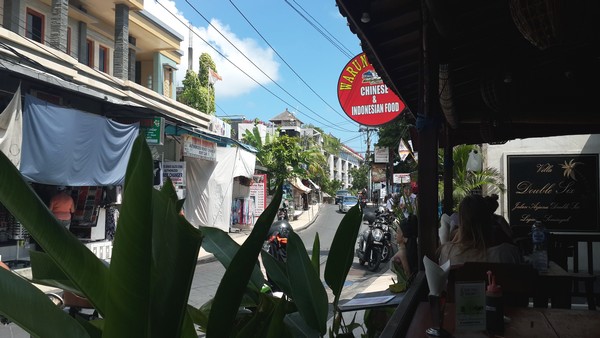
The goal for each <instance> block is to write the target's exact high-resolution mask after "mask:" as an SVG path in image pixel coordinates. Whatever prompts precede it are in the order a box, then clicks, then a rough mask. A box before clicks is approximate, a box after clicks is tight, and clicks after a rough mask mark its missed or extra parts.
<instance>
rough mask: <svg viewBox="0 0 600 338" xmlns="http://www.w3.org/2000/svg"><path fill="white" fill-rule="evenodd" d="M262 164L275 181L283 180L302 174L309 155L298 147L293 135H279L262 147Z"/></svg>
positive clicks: (304, 171) (298, 144)
mask: <svg viewBox="0 0 600 338" xmlns="http://www.w3.org/2000/svg"><path fill="white" fill-rule="evenodd" d="M263 151H264V152H265V154H264V156H263V160H264V161H265V162H264V163H263V165H264V166H265V167H267V169H268V170H269V172H270V173H271V177H272V178H273V179H275V180H276V181H281V182H283V181H284V180H285V179H286V178H288V177H291V176H304V174H305V173H306V169H305V168H306V167H307V166H308V164H309V163H310V158H311V156H310V155H309V153H307V152H306V151H304V150H303V149H302V147H300V143H299V140H298V139H297V138H295V137H290V136H287V135H281V136H279V137H277V138H276V139H275V140H274V141H273V142H270V143H268V144H266V145H265V146H264V147H263Z"/></svg>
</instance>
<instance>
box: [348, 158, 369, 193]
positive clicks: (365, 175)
mask: <svg viewBox="0 0 600 338" xmlns="http://www.w3.org/2000/svg"><path fill="white" fill-rule="evenodd" d="M369 169H370V168H369V166H368V165H361V166H360V167H358V168H352V169H350V170H348V172H349V174H350V175H351V176H352V190H353V191H356V192H358V191H360V190H362V189H363V188H367V187H368V186H369Z"/></svg>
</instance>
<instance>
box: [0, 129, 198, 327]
mask: <svg viewBox="0 0 600 338" xmlns="http://www.w3.org/2000/svg"><path fill="white" fill-rule="evenodd" d="M0 167H2V168H3V169H2V170H1V171H0V202H1V203H2V204H4V206H5V207H6V208H7V209H8V210H9V211H10V213H11V214H13V215H14V216H15V217H16V218H17V219H18V220H19V221H20V222H21V224H22V225H23V226H24V227H25V228H26V229H27V230H28V232H29V233H30V234H31V236H32V237H33V238H34V239H35V240H36V242H37V243H39V244H40V245H41V246H42V247H43V248H44V250H45V253H34V252H32V272H33V275H34V279H35V281H36V282H37V283H40V284H45V285H50V286H55V287H64V286H68V287H69V288H73V289H76V292H77V293H78V294H81V295H83V296H85V297H86V298H87V299H88V300H89V301H90V302H91V303H92V304H93V305H94V307H95V308H96V309H97V310H98V312H99V313H100V314H101V316H102V319H100V320H99V321H98V323H97V325H96V326H93V325H87V324H85V323H84V324H82V323H80V321H79V320H76V319H74V318H71V317H69V316H68V315H67V314H66V313H64V312H63V311H62V310H60V309H59V308H57V307H56V306H54V305H53V304H52V305H50V304H51V303H50V301H49V300H48V298H47V297H45V296H43V295H40V294H41V293H40V291H39V290H38V289H37V288H36V287H34V286H32V285H31V284H30V283H29V282H28V281H26V280H24V279H22V278H14V277H11V276H10V274H6V273H2V272H0V298H1V299H2V302H0V313H1V314H2V315H3V316H5V317H7V318H9V319H10V320H11V321H13V322H15V323H18V324H19V325H20V326H21V327H22V328H23V329H25V330H26V331H28V332H29V333H30V334H31V335H32V336H35V337H95V336H99V332H98V330H101V331H102V336H104V337H111V338H112V337H115V338H119V337H130V336H131V334H132V333H135V335H136V336H140V337H167V336H168V337H195V330H194V327H193V325H192V321H191V320H190V317H189V314H188V308H187V298H188V295H189V290H190V287H191V283H192V278H193V273H194V268H195V265H196V261H197V257H198V251H199V249H200V245H201V241H202V235H201V233H200V232H199V231H198V230H197V229H195V228H194V227H193V226H192V225H191V224H189V223H188V222H187V221H186V220H185V218H183V216H180V215H179V210H180V203H178V201H177V197H176V196H177V195H176V193H175V191H174V189H173V187H172V185H171V184H168V183H167V184H165V186H164V188H163V189H162V190H161V191H159V190H155V189H153V187H152V185H153V183H152V177H153V175H152V156H151V155H150V149H149V148H148V146H147V144H146V141H145V139H144V137H143V136H139V137H138V138H137V139H136V141H135V144H134V147H133V149H132V153H131V157H130V159H129V164H128V167H127V174H126V178H125V182H126V184H125V187H124V196H123V204H122V207H121V217H120V219H119V226H118V230H117V233H116V237H115V241H114V247H113V255H112V259H111V264H110V267H108V266H106V265H105V264H104V263H103V262H101V261H100V259H98V258H97V257H96V256H95V255H94V254H93V253H92V252H91V251H90V250H89V249H88V248H86V247H85V246H84V245H83V244H82V243H81V242H80V241H79V240H78V239H77V238H75V236H73V235H72V234H70V233H69V232H68V230H67V229H65V228H64V227H62V226H61V225H60V224H59V223H58V221H57V220H56V218H54V216H53V215H52V214H51V213H50V211H49V210H48V208H47V207H46V206H45V205H44V204H43V202H42V201H41V200H40V199H39V197H38V196H37V195H36V194H35V192H34V191H33V190H32V189H31V187H30V186H29V185H28V184H27V183H26V182H25V181H24V179H23V178H22V176H21V175H20V173H19V172H18V171H17V169H16V168H15V167H14V166H13V165H12V164H11V162H10V161H9V160H8V159H7V158H6V157H5V156H4V154H0ZM173 276H177V278H173ZM32 318H33V319H35V320H34V321H33V320H31V319H32Z"/></svg>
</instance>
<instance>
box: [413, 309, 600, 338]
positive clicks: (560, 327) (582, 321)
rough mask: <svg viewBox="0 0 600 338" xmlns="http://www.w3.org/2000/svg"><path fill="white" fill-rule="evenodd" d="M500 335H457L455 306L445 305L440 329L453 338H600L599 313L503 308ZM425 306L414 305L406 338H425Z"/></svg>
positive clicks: (427, 317) (427, 315)
mask: <svg viewBox="0 0 600 338" xmlns="http://www.w3.org/2000/svg"><path fill="white" fill-rule="evenodd" d="M504 314H505V317H506V318H505V325H504V334H503V335H502V336H495V335H492V334H488V333H487V332H485V331H457V330H456V327H455V319H456V317H455V315H456V312H455V306H454V304H453V303H448V304H446V307H445V311H444V322H443V328H444V329H445V330H446V331H447V332H449V333H450V334H451V335H452V336H453V337H468V338H471V337H474V338H475V337H543V338H551V337H577V338H580V337H581V338H585V337H600V312H598V311H590V310H571V309H554V308H550V309H547V308H531V307H527V308H525V307H523V308H517V307H515V308H506V309H505V313H504ZM431 325H432V322H431V312H430V310H429V303H428V302H422V303H420V304H419V305H418V307H417V309H416V311H415V314H414V316H413V320H412V322H411V324H410V326H409V328H408V332H407V334H406V337H416V338H418V337H428V335H427V334H426V333H425V331H426V330H427V329H428V328H429V327H431Z"/></svg>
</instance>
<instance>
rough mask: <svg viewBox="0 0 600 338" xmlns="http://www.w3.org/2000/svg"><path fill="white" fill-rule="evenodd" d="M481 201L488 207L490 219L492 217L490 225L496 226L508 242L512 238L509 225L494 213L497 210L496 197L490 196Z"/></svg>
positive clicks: (494, 195)
mask: <svg viewBox="0 0 600 338" xmlns="http://www.w3.org/2000/svg"><path fill="white" fill-rule="evenodd" d="M483 199H484V200H485V202H486V204H487V205H488V208H489V213H490V214H491V217H492V223H493V224H495V226H498V227H499V230H502V231H503V232H504V233H505V234H506V236H507V237H508V239H509V240H510V238H512V236H513V233H512V230H511V228H510V225H509V224H508V222H507V221H506V219H505V218H504V217H502V216H501V215H498V214H496V213H495V212H496V209H498V206H499V204H498V195H496V194H491V195H489V196H485V197H484V198H483Z"/></svg>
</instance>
